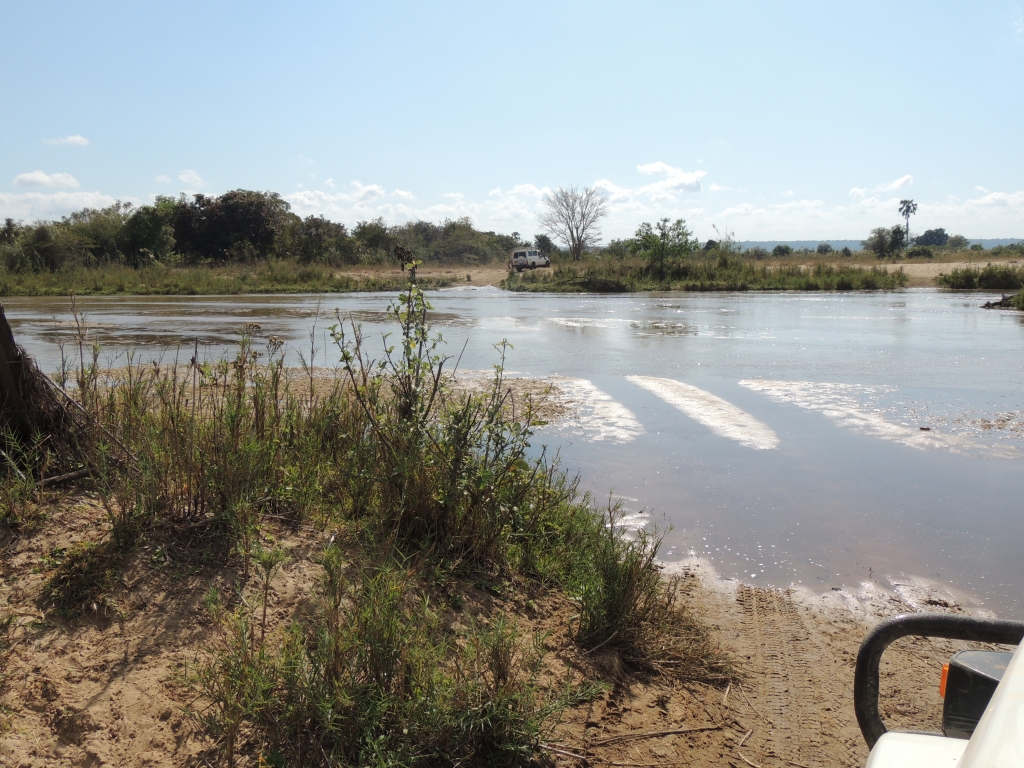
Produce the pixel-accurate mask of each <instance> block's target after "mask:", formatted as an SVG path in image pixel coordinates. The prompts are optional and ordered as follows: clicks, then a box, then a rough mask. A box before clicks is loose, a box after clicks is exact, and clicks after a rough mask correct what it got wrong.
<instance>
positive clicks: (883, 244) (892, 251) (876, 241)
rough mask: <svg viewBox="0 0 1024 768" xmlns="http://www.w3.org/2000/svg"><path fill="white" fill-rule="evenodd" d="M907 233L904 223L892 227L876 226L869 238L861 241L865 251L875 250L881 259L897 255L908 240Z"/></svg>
mask: <svg viewBox="0 0 1024 768" xmlns="http://www.w3.org/2000/svg"><path fill="white" fill-rule="evenodd" d="M905 238H906V233H905V232H904V230H903V225H902V224H896V225H895V226H892V227H875V228H874V229H872V230H871V234H870V235H869V236H868V239H867V240H864V241H862V242H861V245H862V246H864V250H865V251H873V252H874V254H875V256H877V257H878V258H880V259H884V258H887V257H889V256H895V255H896V254H898V253H899V252H900V251H901V250H902V249H903V246H904V244H905V242H906V240H905Z"/></svg>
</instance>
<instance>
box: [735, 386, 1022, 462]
mask: <svg viewBox="0 0 1024 768" xmlns="http://www.w3.org/2000/svg"><path fill="white" fill-rule="evenodd" d="M740 385H741V386H744V387H746V388H747V389H751V390H753V391H755V392H760V393H762V394H764V395H766V396H767V397H769V398H770V399H771V400H774V401H775V402H777V403H783V404H791V405H795V406H797V407H799V408H803V409H805V410H808V411H817V412H818V413H821V414H823V415H824V416H826V417H827V418H829V419H831V420H832V421H833V422H834V423H835V424H836V426H838V427H842V428H843V429H848V430H850V431H851V432H856V433H858V434H862V435H869V436H871V437H876V438H878V439H880V440H889V441H891V442H895V443H900V444H901V445H906V446H909V447H910V448H916V449H918V450H922V451H924V450H929V449H940V450H947V451H951V452H953V453H958V454H961V455H965V456H969V455H974V456H977V455H981V456H985V457H987V458H999V459H1013V458H1020V456H1021V453H1020V451H1018V450H1017V449H1016V448H1014V447H1012V446H1005V445H1004V446H999V445H982V444H980V443H978V442H977V441H976V440H974V439H973V438H972V437H971V436H969V435H966V434H950V433H949V432H941V431H939V430H937V429H935V428H931V429H929V430H922V429H919V428H918V427H915V426H910V425H907V424H898V423H896V422H893V421H889V420H888V419H886V418H885V416H883V415H882V413H881V412H880V411H878V410H875V409H873V408H871V407H869V406H865V405H863V404H862V402H861V401H862V400H864V399H870V397H871V395H873V394H874V393H875V392H876V391H877V388H874V387H864V386H861V385H858V384H835V383H828V382H813V381H774V380H771V379H745V380H743V381H741V382H740Z"/></svg>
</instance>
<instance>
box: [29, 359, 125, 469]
mask: <svg viewBox="0 0 1024 768" xmlns="http://www.w3.org/2000/svg"><path fill="white" fill-rule="evenodd" d="M42 378H43V381H45V382H46V383H47V384H49V385H50V388H51V389H52V390H53V391H54V392H56V393H57V394H58V395H60V396H61V397H62V398H64V400H65V401H67V402H68V403H69V404H71V405H72V406H74V407H75V408H77V409H78V410H80V411H81V412H82V413H83V414H85V417H86V418H87V419H89V421H90V422H92V425H93V426H95V427H96V428H97V429H98V430H99V431H100V432H102V433H103V434H104V435H106V437H107V439H108V440H110V442H112V443H113V444H114V445H116V446H117V447H118V448H120V449H121V450H122V451H124V455H125V458H126V459H127V460H128V461H129V462H130V464H131V467H132V469H137V468H138V467H137V464H136V462H135V457H134V456H133V455H132V452H131V451H129V450H128V449H127V448H126V447H125V445H124V443H122V442H121V441H120V440H118V439H117V438H116V437H114V436H113V435H112V434H110V432H108V431H107V428H106V427H104V426H103V425H102V424H100V423H99V421H98V420H97V419H96V418H95V417H94V416H93V415H92V414H91V413H89V412H88V411H87V410H85V408H83V407H82V406H81V404H80V403H79V402H78V401H77V400H75V399H74V398H73V397H71V395H69V394H68V393H67V392H65V391H64V390H63V389H61V388H60V387H58V386H57V385H56V383H54V382H53V381H51V380H50V377H49V376H44V377H42Z"/></svg>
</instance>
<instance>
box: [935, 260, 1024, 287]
mask: <svg viewBox="0 0 1024 768" xmlns="http://www.w3.org/2000/svg"><path fill="white" fill-rule="evenodd" d="M935 282H936V283H938V284H939V285H941V286H944V287H946V288H958V289H968V290H970V289H984V290H1005V289H1016V288H1021V287H1024V267H1018V266H1014V265H1012V264H988V265H987V266H985V267H984V268H982V269H978V268H976V267H964V268H962V269H954V270H953V271H952V272H950V273H949V274H948V275H939V276H938V277H937V278H935Z"/></svg>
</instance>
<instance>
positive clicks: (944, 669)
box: [939, 664, 949, 698]
mask: <svg viewBox="0 0 1024 768" xmlns="http://www.w3.org/2000/svg"><path fill="white" fill-rule="evenodd" d="M947 677H949V664H943V665H942V679H941V680H940V681H939V696H941V697H942V698H946V678H947Z"/></svg>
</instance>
